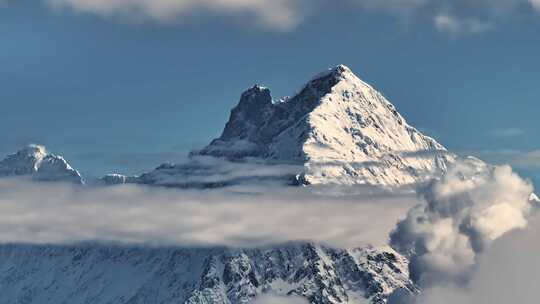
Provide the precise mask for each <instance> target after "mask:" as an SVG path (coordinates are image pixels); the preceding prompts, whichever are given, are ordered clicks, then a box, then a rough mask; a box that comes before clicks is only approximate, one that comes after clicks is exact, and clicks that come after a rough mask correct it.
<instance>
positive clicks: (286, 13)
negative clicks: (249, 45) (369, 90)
mask: <svg viewBox="0 0 540 304" xmlns="http://www.w3.org/2000/svg"><path fill="white" fill-rule="evenodd" d="M45 1H46V2H47V3H49V4H50V5H51V6H52V7H54V8H70V9H73V10H75V11H77V12H84V13H92V14H97V15H101V16H105V17H119V16H120V17H128V18H135V19H147V20H153V21H158V22H173V21H176V20H179V19H182V18H186V17H189V15H190V14H193V13H194V12H210V13H213V14H218V15H226V16H230V17H232V18H237V17H239V16H244V17H245V16H248V17H251V18H250V19H249V21H248V22H250V23H252V24H256V23H260V24H262V25H264V26H266V27H269V28H273V29H278V30H287V29H291V28H294V27H295V26H297V25H298V24H300V23H301V22H302V21H303V19H305V18H306V17H307V16H308V15H310V14H311V13H312V12H313V10H315V11H318V13H319V14H322V13H324V11H325V10H324V7H325V6H327V7H328V6H332V5H335V3H334V2H333V1H329V0H272V1H268V0H45ZM341 4H345V5H347V6H348V7H350V8H351V9H358V10H359V11H364V12H373V11H377V12H383V13H387V14H392V15H395V16H398V17H399V18H402V17H404V16H405V17H406V18H413V19H427V20H428V21H429V22H431V23H432V24H433V26H434V27H435V28H436V29H437V30H439V31H442V32H449V33H454V34H455V33H479V32H483V31H486V30H489V29H491V28H493V27H494V26H495V25H496V24H497V23H499V22H500V21H501V20H502V19H504V16H506V15H509V14H512V13H516V12H519V11H523V8H524V7H525V8H527V9H528V10H540V1H539V0H473V1H471V0H442V1H436V0H345V1H343V2H342V3H341Z"/></svg>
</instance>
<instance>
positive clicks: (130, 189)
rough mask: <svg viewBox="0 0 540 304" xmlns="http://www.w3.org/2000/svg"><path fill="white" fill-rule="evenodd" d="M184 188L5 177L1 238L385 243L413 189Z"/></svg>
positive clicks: (0, 193) (0, 194)
mask: <svg viewBox="0 0 540 304" xmlns="http://www.w3.org/2000/svg"><path fill="white" fill-rule="evenodd" d="M245 190H246V189H241V188H240V189H239V188H233V189H231V190H213V191H187V190H173V189H162V188H147V187H142V186H133V185H131V186H129V185H126V186H115V187H99V188H91V187H76V186H71V185H64V184H56V183H33V182H29V181H22V180H18V179H0V243H12V242H13V243H21V242H22V243H38V244H41V243H55V244H64V243H74V242H81V241H113V242H126V243H141V244H151V245H180V246H191V245H201V246H206V245H209V246H213V245H217V246H237V247H253V246H263V245H270V244H275V243H282V242H288V241H297V240H298V241H304V240H310V241H316V242H323V243H327V244H330V245H334V246H338V247H356V246H361V245H365V244H368V243H369V244H374V245H383V244H385V243H386V242H387V238H388V233H389V232H390V230H391V229H392V227H393V226H395V223H396V222H397V221H398V219H399V218H400V217H401V216H402V215H403V214H405V212H406V210H408V209H410V208H411V207H412V206H414V205H415V204H417V203H418V200H417V198H416V197H407V196H405V197H403V196H402V195H400V196H399V197H398V196H375V197H371V196H359V195H352V196H342V197H337V196H334V197H328V196H326V197H325V196H321V195H320V194H314V193H311V192H310V191H309V190H308V189H307V188H293V187H291V188H287V187H280V188H270V189H267V190H266V191H265V192H256V193H249V192H246V191H245Z"/></svg>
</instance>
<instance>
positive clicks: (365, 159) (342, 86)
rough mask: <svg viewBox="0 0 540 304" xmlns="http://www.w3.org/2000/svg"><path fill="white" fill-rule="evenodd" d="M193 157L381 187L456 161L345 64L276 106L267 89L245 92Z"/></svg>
mask: <svg viewBox="0 0 540 304" xmlns="http://www.w3.org/2000/svg"><path fill="white" fill-rule="evenodd" d="M193 155H207V156H215V157H225V158H228V159H230V160H233V161H236V160H242V159H245V158H246V157H256V158H262V159H265V160H267V161H271V162H273V163H276V162H277V163H294V164H301V165H303V166H304V170H303V172H299V177H300V179H302V182H304V183H308V184H329V183H338V184H370V185H379V186H380V185H383V186H401V185H406V184H413V183H417V182H419V181H423V180H425V179H428V178H430V177H431V176H433V175H438V174H440V173H441V172H443V171H444V170H446V165H447V163H449V162H452V161H453V160H454V156H453V155H451V154H450V153H448V152H447V151H446V149H445V148H444V147H443V146H442V145H440V144H439V143H437V142H436V141H435V140H434V139H432V138H430V137H428V136H425V135H423V134H422V133H420V132H419V131H418V130H416V129H415V128H413V127H412V126H410V125H408V124H407V122H406V121H405V119H404V118H403V117H402V116H401V115H400V114H399V113H398V112H397V110H396V108H395V107H394V106H393V105H392V104H391V103H390V102H388V101H387V100H386V98H385V97H384V96H383V95H382V94H380V93H379V92H377V91H376V90H375V89H374V88H373V87H372V86H370V85H369V84H367V83H365V82H364V81H362V80H361V79H359V78H358V77H357V76H356V75H355V74H354V73H353V72H352V71H351V69H349V68H348V67H346V66H344V65H339V66H337V67H334V68H332V69H330V70H328V71H325V72H323V73H321V74H318V75H317V76H315V77H314V78H313V79H311V80H310V81H309V82H308V83H307V84H306V85H305V86H304V87H303V88H302V90H300V92H299V93H298V94H296V95H295V96H293V97H291V98H287V99H285V100H283V101H282V102H273V101H272V96H271V94H270V90H269V89H267V88H265V87H262V86H258V85H257V86H254V87H252V88H250V89H248V90H247V91H245V92H244V93H243V94H242V95H241V98H240V102H239V103H238V105H237V106H236V107H235V108H234V109H233V110H232V111H231V116H230V119H229V121H228V122H227V124H226V126H225V129H224V131H223V133H222V135H221V136H220V137H219V138H218V139H215V140H214V141H212V143H211V144H210V145H208V146H207V147H205V148H204V149H202V150H201V151H196V152H194V153H193Z"/></svg>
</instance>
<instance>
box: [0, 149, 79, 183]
mask: <svg viewBox="0 0 540 304" xmlns="http://www.w3.org/2000/svg"><path fill="white" fill-rule="evenodd" d="M10 176H11V177H12V176H29V177H31V178H32V179H34V180H38V181H61V182H70V183H76V184H84V179H83V178H82V176H81V174H80V173H79V172H78V171H77V170H75V169H73V168H72V167H71V166H70V165H69V164H68V162H67V161H66V160H65V159H64V158H63V157H62V156H58V155H54V154H49V153H47V150H46V149H45V147H43V146H39V145H29V146H27V147H25V148H23V149H21V150H20V151H18V152H17V153H15V154H11V155H8V156H7V157H6V158H5V159H4V160H2V161H0V177H10Z"/></svg>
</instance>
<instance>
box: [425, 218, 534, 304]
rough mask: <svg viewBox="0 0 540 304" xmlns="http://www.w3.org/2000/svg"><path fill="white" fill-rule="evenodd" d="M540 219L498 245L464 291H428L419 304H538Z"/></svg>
mask: <svg viewBox="0 0 540 304" xmlns="http://www.w3.org/2000/svg"><path fill="white" fill-rule="evenodd" d="M539 236H540V218H538V217H537V216H536V217H535V218H534V220H532V221H531V224H530V225H529V226H528V227H527V228H526V229H523V230H521V229H520V230H516V231H514V232H512V233H509V234H507V235H505V236H503V237H501V238H500V239H499V240H497V241H495V242H494V244H493V246H492V247H491V248H490V249H489V250H487V251H486V252H485V253H484V254H483V255H482V257H481V258H480V259H479V262H478V267H477V269H476V271H475V272H474V273H473V275H472V279H471V282H470V283H469V284H467V285H466V286H465V287H461V286H455V285H447V286H442V287H437V288H433V289H428V290H426V291H425V292H424V294H423V295H422V296H421V297H420V298H419V299H418V300H417V303H420V304H454V303H461V304H484V303H485V304H488V303H489V304H508V303H536V302H538V282H540V259H538V256H539V254H540V242H539V240H540V239H539Z"/></svg>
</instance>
